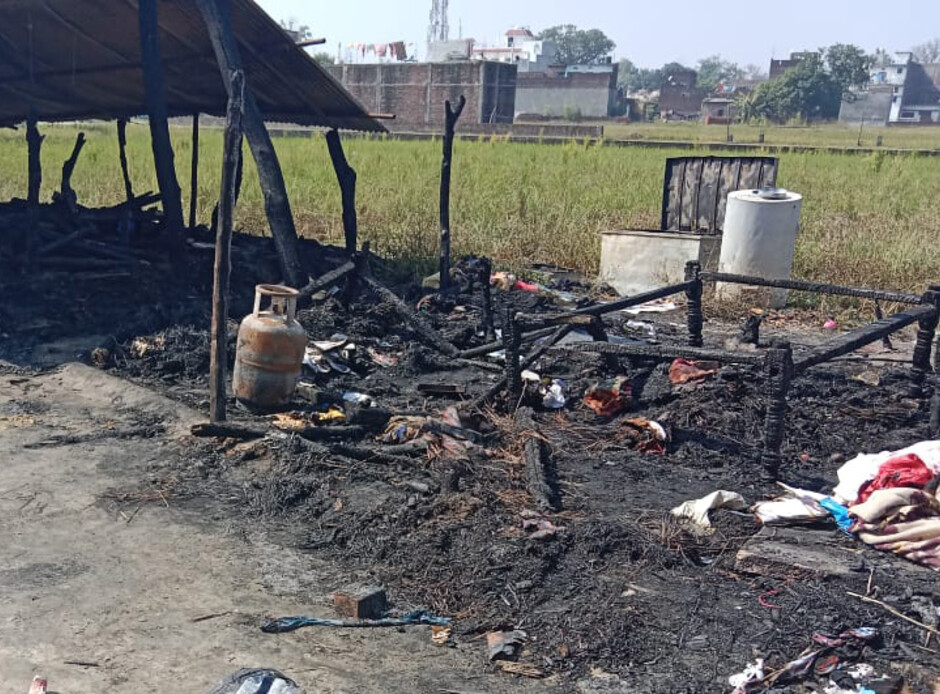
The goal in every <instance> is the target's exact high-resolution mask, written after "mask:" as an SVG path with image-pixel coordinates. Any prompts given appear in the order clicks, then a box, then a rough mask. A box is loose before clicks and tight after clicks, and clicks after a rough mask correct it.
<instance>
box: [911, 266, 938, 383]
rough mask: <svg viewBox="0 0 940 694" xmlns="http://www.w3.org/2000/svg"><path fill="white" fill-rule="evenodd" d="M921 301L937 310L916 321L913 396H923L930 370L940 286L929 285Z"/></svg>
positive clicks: (912, 363)
mask: <svg viewBox="0 0 940 694" xmlns="http://www.w3.org/2000/svg"><path fill="white" fill-rule="evenodd" d="M922 302H923V303H924V304H926V305H928V306H929V305H933V306H935V307H936V308H937V310H936V311H935V312H934V313H931V314H928V315H926V316H924V317H923V318H920V319H919V320H918V321H917V341H916V342H915V343H914V356H913V359H912V360H911V385H912V390H913V395H914V397H923V395H924V382H925V381H926V379H927V374H928V373H930V372H931V371H932V369H931V366H930V351H931V349H932V348H933V340H934V336H935V335H936V333H937V323H938V320H940V286H937V285H931V286H930V288H929V289H928V290H927V291H926V292H924V296H923V299H922Z"/></svg>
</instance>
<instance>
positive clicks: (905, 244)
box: [0, 125, 940, 291]
mask: <svg viewBox="0 0 940 694" xmlns="http://www.w3.org/2000/svg"><path fill="white" fill-rule="evenodd" d="M670 127H671V126H670ZM83 130H84V131H85V132H86V134H87V135H88V143H87V145H86V147H85V150H84V152H83V153H82V156H81V158H80V159H79V162H78V166H77V168H76V170H75V175H74V179H73V186H74V188H75V190H76V191H77V193H78V197H79V201H80V202H81V203H82V204H85V205H106V204H115V203H118V202H120V201H121V199H122V198H123V184H122V182H121V175H120V168H119V164H118V153H117V138H116V136H115V134H114V127H113V125H111V126H104V125H100V126H99V125H91V126H88V125H86V126H83ZM43 132H44V133H45V134H46V141H45V144H44V146H43V159H42V161H43V171H44V172H45V177H44V182H43V191H42V195H43V199H48V198H49V197H50V196H51V193H52V190H53V188H54V187H56V186H58V183H59V179H60V175H61V174H60V171H61V165H62V162H63V161H64V160H65V158H66V157H67V156H68V153H69V152H70V150H71V147H72V143H73V142H74V138H75V135H76V133H77V128H75V127H74V126H57V127H52V126H46V127H44V128H43ZM128 138H129V143H128V147H129V159H130V165H131V176H132V179H133V182H134V186H135V190H136V191H137V192H144V191H146V190H155V189H156V182H155V177H154V174H153V165H152V156H151V154H150V149H149V146H150V145H149V138H148V134H147V130H146V128H145V127H142V126H131V127H130V128H129V129H128ZM173 139H174V144H175V148H176V157H177V168H178V170H179V179H180V185H181V187H182V188H183V191H184V193H183V195H184V208H188V191H189V160H190V153H191V143H190V139H189V132H188V130H187V129H186V128H179V129H174V130H173ZM23 140H24V138H23V135H22V134H21V133H18V132H12V131H5V132H3V133H0V162H3V165H4V166H3V172H4V174H3V176H2V177H0V200H7V199H10V198H12V197H24V196H25V190H26V146H25V142H24V141H23ZM276 146H277V149H278V153H279V156H280V159H281V163H282V166H283V169H284V174H285V178H286V180H287V186H288V192H289V194H290V198H291V202H292V206H293V211H294V215H295V218H296V222H297V228H298V230H299V231H300V232H301V233H303V234H304V235H306V236H312V237H316V238H320V239H324V240H326V241H328V242H332V243H341V239H342V226H341V220H340V199H339V190H338V185H337V183H336V177H335V175H334V173H333V170H332V168H331V166H330V162H329V157H328V155H327V151H326V144H325V142H324V141H323V139H322V137H314V138H312V139H301V138H296V139H295V138H290V139H279V140H277V142H276ZM345 146H346V151H347V156H348V158H349V161H350V163H351V164H352V166H353V167H354V168H355V169H356V171H357V172H358V174H359V182H358V191H357V198H358V199H357V202H358V210H359V222H360V232H361V236H362V238H364V239H369V240H371V241H372V244H373V248H374V249H376V250H377V251H378V252H379V253H382V254H384V255H387V256H390V257H397V258H404V259H409V260H421V259H424V260H427V259H429V258H432V257H434V256H435V254H436V252H437V237H438V217H437V215H438V209H437V207H438V181H439V175H440V156H441V154H440V150H441V146H440V142H439V141H437V142H397V141H367V140H358V139H348V140H347V141H346V143H345ZM679 154H689V152H688V151H679V150H675V151H673V150H669V149H640V148H637V149H633V148H628V149H623V148H605V147H598V146H591V145H575V144H566V145H561V146H548V145H537V144H509V143H506V142H504V141H500V140H499V139H498V138H497V139H494V140H492V141H488V142H480V143H476V142H458V143H457V145H456V148H455V161H454V173H453V192H452V209H451V220H452V227H453V240H454V250H455V252H456V253H458V254H466V253H480V254H487V255H490V256H491V257H493V258H494V259H495V260H496V261H497V262H498V263H501V264H504V265H514V266H517V267H518V266H522V265H523V264H525V263H529V262H533V261H542V262H552V263H557V264H559V265H564V266H569V267H575V268H578V269H581V270H584V271H586V272H588V273H592V272H594V271H596V269H597V267H598V262H599V254H600V240H599V237H598V232H599V231H601V230H604V229H616V228H635V229H644V228H645V229H653V228H656V227H657V226H658V220H659V207H660V200H661V189H662V176H663V168H664V160H665V158H666V157H668V156H673V155H679ZM200 158H201V178H200V182H199V187H198V203H199V219H200V221H202V222H204V223H206V222H208V218H209V215H210V213H211V209H212V206H213V204H214V202H215V200H216V198H217V197H218V186H219V174H220V170H221V133H220V132H218V131H213V130H208V129H207V130H204V131H203V137H202V140H201V146H200ZM938 168H940V159H936V158H933V157H926V156H918V155H887V154H883V153H876V154H872V155H841V154H827V153H786V154H782V155H781V156H780V175H779V181H778V183H779V184H780V185H782V186H784V187H786V188H788V189H790V190H794V191H797V192H800V193H802V194H803V195H804V196H805V198H804V206H803V217H802V232H801V234H800V237H799V241H798V246H797V251H796V262H795V268H794V275H795V276H797V277H801V278H806V279H816V280H824V281H831V282H839V283H844V284H855V285H864V286H873V287H883V288H890V289H900V290H911V291H922V290H923V289H924V287H925V286H926V285H927V284H928V283H933V282H937V281H940V251H938V245H937V237H938V235H940V176H938V175H937V173H938ZM236 221H237V224H238V225H239V226H240V227H241V228H243V229H246V230H249V231H252V232H253V233H261V232H262V231H264V233H267V232H266V223H265V221H264V208H263V201H262V197H261V191H260V189H259V187H258V183H257V176H256V172H255V170H254V167H253V165H251V164H250V159H249V163H248V165H247V166H246V168H245V185H244V188H243V192H242V197H241V200H240V202H239V206H238V209H237V219H236Z"/></svg>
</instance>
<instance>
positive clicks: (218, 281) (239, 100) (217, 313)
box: [209, 70, 245, 422]
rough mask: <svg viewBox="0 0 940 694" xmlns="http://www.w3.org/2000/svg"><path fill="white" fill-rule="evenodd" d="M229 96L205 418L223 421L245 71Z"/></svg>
mask: <svg viewBox="0 0 940 694" xmlns="http://www.w3.org/2000/svg"><path fill="white" fill-rule="evenodd" d="M229 93H230V94H231V96H230V97H229V100H228V112H227V113H226V120H225V145H224V147H225V149H224V152H223V154H222V191H221V194H220V196H219V231H218V234H217V235H216V238H215V266H214V272H213V288H212V344H211V351H210V354H209V420H210V421H212V422H222V421H225V382H226V380H227V379H226V367H227V364H228V358H227V352H226V343H227V338H228V331H227V328H226V323H227V322H228V288H229V275H230V274H231V271H232V214H233V212H234V208H235V171H236V169H237V168H238V158H239V157H240V156H241V144H242V111H243V109H244V93H245V74H244V73H243V72H242V71H241V70H235V71H233V72H232V76H231V88H230V89H229Z"/></svg>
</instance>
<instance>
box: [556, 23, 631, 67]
mask: <svg viewBox="0 0 940 694" xmlns="http://www.w3.org/2000/svg"><path fill="white" fill-rule="evenodd" d="M538 38H539V39H541V40H544V41H554V43H555V46H556V47H557V49H558V51H557V53H556V54H555V57H556V59H557V60H558V62H560V63H564V64H565V65H589V64H591V63H597V62H599V61H600V60H601V59H602V58H604V57H605V56H607V55H609V54H610V53H611V51H613V50H614V48H616V44H615V43H614V42H613V41H611V40H610V39H609V38H607V35H606V34H605V33H604V32H603V31H601V30H600V29H578V27H576V26H575V25H574V24H560V25H558V26H554V27H549V28H548V29H545V30H543V31H542V32H540V33H539V35H538Z"/></svg>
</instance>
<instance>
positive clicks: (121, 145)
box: [117, 118, 134, 202]
mask: <svg viewBox="0 0 940 694" xmlns="http://www.w3.org/2000/svg"><path fill="white" fill-rule="evenodd" d="M117 133H118V155H119V157H120V159H121V176H123V177H124V195H125V196H126V197H127V201H128V202H130V201H132V200H133V199H134V187H133V186H132V185H131V175H130V173H129V171H128V168H127V119H126V118H120V119H119V120H118V122H117Z"/></svg>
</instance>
